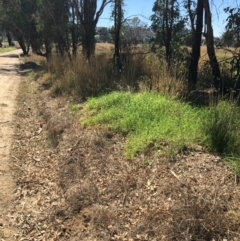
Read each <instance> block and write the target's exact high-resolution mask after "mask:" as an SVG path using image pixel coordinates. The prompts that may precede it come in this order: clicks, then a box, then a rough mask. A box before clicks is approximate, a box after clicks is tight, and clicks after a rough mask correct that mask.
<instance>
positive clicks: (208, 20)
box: [204, 0, 223, 92]
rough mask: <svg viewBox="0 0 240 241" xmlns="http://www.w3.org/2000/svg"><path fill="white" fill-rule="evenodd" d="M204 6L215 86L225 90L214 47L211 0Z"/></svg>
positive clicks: (206, 1)
mask: <svg viewBox="0 0 240 241" xmlns="http://www.w3.org/2000/svg"><path fill="white" fill-rule="evenodd" d="M204 7H205V25H206V29H207V31H206V33H205V38H206V44H207V53H208V57H209V61H210V65H211V68H212V74H213V76H214V81H213V84H214V87H215V88H216V89H217V90H218V91H221V92H222V91H223V88H222V87H223V86H222V81H221V74H220V69H219V64H218V61H217V58H216V54H215V49H214V42H213V28H212V17H211V11H210V7H209V1H208V0H204Z"/></svg>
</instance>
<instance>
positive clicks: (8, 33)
mask: <svg viewBox="0 0 240 241" xmlns="http://www.w3.org/2000/svg"><path fill="white" fill-rule="evenodd" d="M6 36H7V40H8V45H9V46H12V45H13V42H12V36H11V33H10V32H8V31H7V32H6Z"/></svg>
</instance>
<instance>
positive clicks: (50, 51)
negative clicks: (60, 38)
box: [44, 39, 52, 62]
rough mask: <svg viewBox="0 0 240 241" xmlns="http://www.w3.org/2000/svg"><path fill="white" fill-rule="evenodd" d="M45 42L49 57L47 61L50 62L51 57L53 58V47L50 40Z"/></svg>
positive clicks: (47, 56)
mask: <svg viewBox="0 0 240 241" xmlns="http://www.w3.org/2000/svg"><path fill="white" fill-rule="evenodd" d="M44 44H45V57H46V59H47V62H50V60H51V58H52V47H51V43H50V42H49V41H48V40H46V39H45V40H44Z"/></svg>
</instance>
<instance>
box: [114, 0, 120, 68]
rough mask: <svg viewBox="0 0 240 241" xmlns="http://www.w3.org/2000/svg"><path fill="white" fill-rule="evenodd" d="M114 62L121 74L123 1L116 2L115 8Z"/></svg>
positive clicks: (117, 0)
mask: <svg viewBox="0 0 240 241" xmlns="http://www.w3.org/2000/svg"><path fill="white" fill-rule="evenodd" d="M114 25H115V26H114V27H115V29H114V31H115V33H114V56H113V59H114V62H115V63H116V65H117V69H118V71H119V72H121V71H122V63H121V62H122V61H121V57H120V43H119V41H120V30H121V26H122V1H121V0H116V1H115V7H114Z"/></svg>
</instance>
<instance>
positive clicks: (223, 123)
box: [203, 101, 240, 155]
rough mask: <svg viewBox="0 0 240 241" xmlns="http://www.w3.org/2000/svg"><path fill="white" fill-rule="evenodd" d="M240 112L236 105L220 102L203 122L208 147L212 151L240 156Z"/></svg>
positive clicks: (212, 108)
mask: <svg viewBox="0 0 240 241" xmlns="http://www.w3.org/2000/svg"><path fill="white" fill-rule="evenodd" d="M239 125H240V112H239V107H238V106H237V105H236V103H231V102H226V101H220V102H219V103H218V104H217V105H216V106H212V107H210V110H209V115H208V116H207V118H206V119H205V120H204V121H203V131H204V133H205V135H206V139H205V141H206V145H207V147H208V148H209V149H210V150H211V151H216V152H218V153H225V154H231V153H234V154H238V155H239V154H240V149H239V147H240V139H239Z"/></svg>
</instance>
